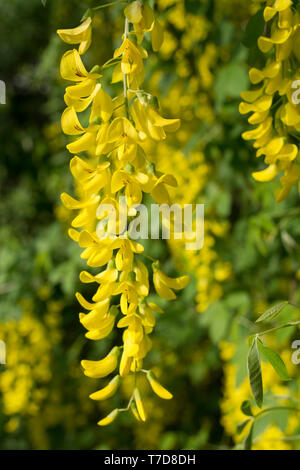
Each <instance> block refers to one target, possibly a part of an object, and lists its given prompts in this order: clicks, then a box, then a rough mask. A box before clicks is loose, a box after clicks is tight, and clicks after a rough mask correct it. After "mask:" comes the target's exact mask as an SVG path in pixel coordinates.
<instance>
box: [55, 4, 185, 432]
mask: <svg viewBox="0 0 300 470" xmlns="http://www.w3.org/2000/svg"><path fill="white" fill-rule="evenodd" d="M97 9H98V8H97V7H96V8H95V9H94V10H97ZM124 13H125V31H124V36H123V41H122V44H121V46H120V47H119V48H118V49H117V50H116V51H115V53H114V56H113V58H112V59H110V60H109V61H108V62H106V64H104V66H103V67H104V68H106V67H108V66H112V67H114V70H113V75H112V83H117V82H123V89H124V93H123V94H122V95H120V96H116V97H115V98H113V99H112V98H111V96H110V95H109V94H108V93H107V92H106V91H104V90H103V87H102V85H101V74H100V71H101V68H100V67H99V66H96V67H94V68H93V69H92V70H90V71H89V72H88V71H87V70H86V68H85V66H84V64H83V62H82V59H81V55H82V54H83V53H84V52H86V50H87V49H88V48H89V46H90V44H91V36H92V20H93V18H92V17H91V16H89V15H86V18H85V19H84V21H83V22H82V24H81V25H80V26H78V27H76V28H74V29H68V30H58V31H57V32H58V34H59V36H60V37H61V39H62V40H63V41H65V42H66V43H68V44H79V47H78V49H72V50H69V51H67V52H66V53H65V54H64V55H63V57H62V60H61V64H60V72H61V76H62V78H64V79H66V80H68V81H70V82H74V83H73V84H72V85H70V86H68V87H67V88H66V93H65V96H64V99H65V103H66V105H67V108H66V109H65V111H64V112H63V115H62V119H61V125H62V130H63V132H64V133H65V134H67V135H70V136H79V137H77V138H76V140H74V141H72V142H71V143H69V144H68V145H67V149H68V150H69V152H70V153H71V154H79V153H82V152H86V156H85V157H84V158H83V157H78V156H74V157H73V158H72V160H71V163H70V169H71V172H72V175H73V177H74V179H75V185H76V191H77V194H78V196H79V199H74V198H73V197H71V196H69V195H68V194H66V193H63V194H62V195H61V199H62V202H63V204H64V205H65V206H66V207H67V208H68V209H70V210H76V211H78V212H77V215H76V217H75V218H74V219H73V221H72V224H71V225H72V227H71V228H70V229H69V235H70V237H71V238H72V239H73V240H75V241H76V242H77V243H78V244H79V246H80V247H81V248H83V249H84V251H83V253H82V255H81V256H82V258H84V259H86V260H87V265H88V266H90V267H93V268H103V269H102V271H101V272H100V273H99V274H96V275H92V274H90V273H89V272H87V271H83V272H81V274H80V279H81V281H82V282H83V283H96V284H97V285H98V288H97V291H96V293H95V295H94V296H93V299H92V302H89V301H87V300H86V299H85V298H84V297H83V296H82V295H81V294H80V293H77V294H76V297H77V299H78V302H79V303H80V305H81V306H82V307H83V308H84V309H85V310H87V311H88V312H89V313H80V314H79V318H80V322H81V323H82V325H83V326H84V328H86V330H87V333H86V337H87V338H89V339H91V340H100V339H102V338H105V337H106V336H108V335H109V333H110V332H111V331H112V329H113V328H114V325H115V324H116V322H117V327H118V328H123V329H124V333H123V345H122V346H116V347H114V348H113V349H112V350H111V351H110V352H109V354H108V355H107V356H106V357H105V358H104V359H101V360H97V361H94V360H83V361H82V367H83V369H84V374H85V375H86V376H88V377H92V378H103V377H106V376H108V375H109V374H111V373H113V372H115V370H116V369H117V368H118V369H119V373H118V374H117V375H115V376H114V377H113V378H112V379H111V380H110V381H109V383H108V384H107V385H106V386H104V388H102V389H101V390H99V391H97V392H95V393H93V394H92V395H90V398H91V399H93V400H104V399H107V398H109V397H111V396H112V395H113V394H114V393H115V392H116V390H117V388H118V386H119V384H120V381H121V380H122V378H123V377H124V376H126V375H128V374H134V376H135V380H134V386H133V392H132V396H131V398H130V400H129V403H128V406H127V407H126V408H124V409H115V410H113V411H112V412H111V413H110V414H109V415H108V416H107V417H105V418H103V419H101V420H100V421H99V422H98V424H99V425H100V426H104V425H107V424H110V423H111V422H112V421H113V420H114V419H115V418H116V416H117V415H118V414H119V412H120V411H125V410H129V409H130V410H131V411H132V413H133V414H134V416H135V418H136V419H137V420H142V421H145V420H146V414H145V410H144V406H143V403H142V400H141V395H140V391H139V388H138V387H137V379H138V373H144V374H146V377H147V379H148V382H149V384H150V386H151V387H152V389H153V391H154V392H155V393H156V394H157V395H159V396H160V397H161V398H164V399H170V398H172V395H171V393H169V392H168V391H167V390H166V389H165V388H164V387H163V386H162V385H161V384H160V383H159V382H158V381H157V379H156V378H155V377H154V375H153V373H152V372H151V371H150V370H144V369H142V364H143V359H144V358H145V356H146V354H147V352H148V351H149V350H150V348H151V340H150V338H149V335H150V333H151V332H152V330H153V328H154V326H155V315H154V312H157V313H162V310H161V309H160V308H159V307H158V306H157V305H156V304H155V303H153V302H149V301H147V297H148V295H149V273H148V269H147V267H146V265H145V264H144V263H143V262H142V261H141V260H140V259H138V255H140V254H142V252H143V250H144V247H143V246H142V245H141V244H140V243H138V242H136V241H134V240H133V239H131V238H130V233H128V229H127V224H125V226H123V225H124V224H123V223H120V220H121V219H122V217H119V216H120V215H121V212H122V211H124V206H123V205H122V204H121V203H120V196H122V197H123V198H125V200H126V204H127V212H126V214H125V221H126V220H131V221H132V220H134V218H135V217H136V215H137V211H136V206H137V205H139V204H140V203H141V202H142V200H143V195H144V194H145V193H149V194H151V196H152V198H153V199H154V200H155V202H156V203H158V204H161V203H170V197H169V193H168V190H167V186H176V180H175V178H174V177H173V176H171V175H169V174H163V173H160V172H158V171H157V170H156V168H155V165H154V164H153V163H152V162H151V161H149V160H148V158H147V156H146V153H145V150H144V147H145V145H146V144H147V141H148V140H149V139H150V140H154V141H160V140H162V139H165V138H166V132H168V131H169V132H172V131H173V132H174V131H176V130H177V129H178V128H179V126H180V120H179V119H164V118H163V117H161V116H160V114H159V112H158V110H157V106H156V101H155V99H154V98H153V97H152V96H151V95H150V94H149V93H145V92H144V91H143V90H140V85H141V83H142V82H143V80H144V64H143V61H144V59H145V58H147V52H146V50H145V49H144V48H143V47H142V45H141V43H142V41H143V38H144V34H145V33H150V36H151V43H152V48H153V50H154V51H157V50H158V49H159V48H160V46H161V44H162V41H163V29H162V26H161V24H160V22H159V21H158V20H157V19H156V18H155V16H154V12H153V10H152V8H151V7H150V6H149V5H148V4H147V3H145V2H144V3H141V2H139V1H134V2H131V3H128V5H127V6H126V8H125V10H124ZM131 29H132V30H131ZM129 37H130V39H129ZM86 110H89V122H88V125H87V126H85V127H84V126H83V125H82V123H81V122H80V120H79V118H78V113H80V112H84V111H86ZM108 206H109V207H112V208H114V209H115V213H116V214H117V221H119V222H117V224H116V223H114V221H115V217H113V214H112V212H114V211H111V212H110V211H108V210H107V207H108ZM114 215H115V214H114ZM78 229H79V230H78ZM108 234H109V236H107V235H108ZM145 256H146V255H145ZM148 258H150V257H149V256H148ZM153 261H154V262H153V264H152V268H153V273H154V274H153V284H154V287H155V289H156V291H157V293H158V294H159V295H160V296H161V297H163V298H164V299H167V300H170V299H175V298H176V295H175V293H174V291H173V290H180V289H183V288H184V287H185V286H186V285H187V284H188V282H189V276H181V277H179V278H176V279H173V278H170V277H168V276H166V275H165V274H164V273H163V272H162V271H161V269H160V267H159V262H158V261H155V260H153ZM118 298H119V299H120V300H119V305H118V306H117V305H116V304H117V300H116V299H118ZM119 309H120V310H119ZM120 311H121V312H120ZM120 315H123V316H122V317H121V318H120V319H119V318H118V317H119V316H120ZM117 318H118V320H117Z"/></svg>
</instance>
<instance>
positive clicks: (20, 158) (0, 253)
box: [0, 0, 300, 449]
mask: <svg viewBox="0 0 300 470" xmlns="http://www.w3.org/2000/svg"><path fill="white" fill-rule="evenodd" d="M101 3H104V2H101V1H99V2H96V0H90V1H87V0H86V1H80V2H78V1H77V0H48V1H47V4H46V7H43V6H42V4H41V1H40V0H26V1H24V0H10V1H9V2H4V1H2V2H1V3H0V17H1V28H0V57H1V62H0V79H1V80H4V81H5V83H6V87H7V103H6V105H0V215H1V225H0V263H1V271H0V340H4V341H5V342H6V347H7V364H6V365H0V448H1V449H220V448H223V449H227V448H233V447H234V446H236V445H238V443H239V442H240V440H241V437H240V436H239V435H238V433H237V424H238V423H239V422H241V421H243V415H242V413H241V412H240V405H241V403H242V401H243V400H244V399H248V398H250V397H251V394H250V390H249V385H248V381H247V371H246V354H247V341H246V337H247V335H249V334H250V333H251V325H252V323H251V321H252V320H253V319H255V318H256V317H257V316H258V314H259V312H262V311H263V310H264V309H266V308H267V307H268V306H269V305H270V304H272V303H274V302H276V301H280V300H290V301H291V302H293V303H295V304H297V303H298V304H300V289H299V280H300V256H299V236H300V224H299V213H300V210H299V197H298V195H297V191H296V190H294V191H293V192H292V194H291V195H290V197H289V198H288V199H287V200H286V201H285V202H283V203H280V204H276V203H275V200H274V195H273V190H274V189H276V186H277V185H278V182H274V183H273V182H272V183H264V184H260V183H256V182H254V180H252V177H251V172H252V171H255V170H257V169H260V168H261V166H262V165H261V163H260V162H259V161H258V160H257V159H256V157H255V154H254V152H253V149H252V148H251V145H248V144H247V143H245V142H244V141H243V140H242V139H241V137H240V135H241V133H242V132H243V131H244V130H245V129H246V128H247V121H246V119H245V118H244V117H241V116H240V115H239V112H238V104H239V101H240V97H239V95H240V92H241V91H243V90H245V89H247V88H248V87H249V81H248V70H249V66H250V65H251V64H254V63H255V64H257V63H259V61H260V55H259V52H258V49H257V47H256V45H255V43H250V44H249V41H248V43H247V41H244V40H243V38H244V36H245V27H246V25H247V22H248V21H249V18H250V17H251V15H252V14H253V13H255V11H256V10H257V8H259V2H252V3H251V2H249V1H248V0H230V1H229V0H158V1H157V2H155V4H156V9H157V11H158V14H159V17H160V18H161V20H162V22H163V23H164V25H165V29H166V33H165V42H164V44H163V47H162V49H161V50H160V52H159V53H158V54H153V53H151V54H150V56H149V59H148V61H147V68H146V85H145V88H146V90H148V91H151V92H153V94H155V95H156V96H158V97H159V100H160V104H161V107H162V110H163V112H164V115H166V116H172V117H173V116H174V117H180V118H181V119H182V126H181V129H180V130H179V131H178V132H177V133H176V135H175V136H173V137H172V138H171V139H169V140H168V141H167V142H166V143H162V144H161V145H160V146H159V148H157V149H156V148H153V149H152V150H153V159H154V160H156V162H157V165H158V167H159V169H162V170H168V171H171V172H172V173H173V174H175V176H176V177H177V179H178V181H179V186H178V188H177V189H176V191H174V194H173V196H174V198H175V200H177V201H178V202H182V203H189V202H198V203H205V245H204V248H203V249H202V250H201V251H200V252H198V253H188V252H185V251H184V250H183V248H182V246H180V245H178V244H175V243H174V242H173V243H172V242H171V243H167V242H165V241H155V242H150V241H148V245H149V246H148V249H149V250H151V255H152V256H154V257H159V258H160V259H161V260H162V264H163V268H164V270H165V271H166V272H167V273H168V274H170V275H176V274H177V273H191V274H192V282H191V284H190V285H189V286H188V288H187V289H185V291H184V292H183V293H182V294H180V296H179V297H178V300H177V301H175V302H173V303H172V302H162V301H160V300H159V299H157V298H156V296H153V297H155V301H157V302H158V303H160V305H161V306H162V307H163V308H164V309H165V312H166V313H165V314H164V315H161V316H159V319H158V322H157V326H156V329H155V332H154V333H153V334H152V338H153V349H152V351H151V353H150V354H149V356H148V357H147V365H149V367H150V366H153V369H154V371H155V372H156V374H157V376H158V377H159V378H160V380H161V381H162V382H163V383H164V384H165V385H166V386H167V388H169V389H170V390H171V391H172V392H173V393H174V399H173V400H171V401H170V402H167V403H166V402H164V401H163V400H160V399H159V398H158V397H154V396H153V395H152V393H151V392H149V390H148V389H146V388H145V390H144V392H143V393H144V394H146V408H147V410H148V414H149V420H148V421H147V422H146V423H145V424H136V423H135V422H134V420H133V418H132V417H131V416H130V415H128V414H124V416H123V415H122V416H121V417H120V419H118V420H117V421H116V422H114V424H113V425H112V426H110V427H107V428H99V427H97V425H96V422H97V421H98V420H99V417H100V416H103V415H104V414H105V413H107V412H109V411H110V410H111V408H112V405H111V402H113V403H114V405H115V406H116V407H117V406H120V404H121V403H122V402H123V400H124V399H125V398H126V396H127V394H128V391H127V390H126V384H125V386H124V387H123V389H122V390H121V393H119V394H118V395H117V396H116V397H114V398H113V399H111V400H109V402H110V403H109V404H107V403H106V402H104V403H103V404H100V405H97V404H95V403H93V402H92V401H91V400H89V398H88V395H89V393H91V392H92V391H95V390H96V389H97V385H98V384H97V383H95V382H97V381H94V380H93V379H88V378H86V377H84V376H83V374H82V371H81V367H80V360H81V359H82V358H83V357H87V356H88V355H90V357H91V355H94V356H97V355H99V357H100V356H104V355H105V354H106V352H107V351H108V350H109V348H111V347H112V345H113V344H115V342H117V341H119V335H118V333H112V334H111V335H110V336H109V337H108V338H107V339H106V340H104V341H100V342H95V343H93V344H91V343H92V342H91V341H88V340H86V339H85V337H84V331H83V328H82V327H81V325H80V323H79V321H78V311H79V308H78V305H77V302H76V299H75V297H74V293H75V291H77V290H79V289H81V292H83V290H82V289H83V287H82V286H80V283H79V279H78V275H79V272H80V270H81V269H82V268H83V267H84V264H83V261H82V260H81V259H80V256H79V255H80V252H79V250H78V249H77V247H76V246H75V244H74V243H73V242H72V241H71V240H70V239H68V237H67V227H68V223H69V220H70V215H69V213H68V212H67V211H66V210H65V209H64V208H63V206H62V205H61V202H60V193H61V192H63V191H66V192H70V193H72V191H73V189H72V179H71V175H70V173H69V170H68V165H69V159H70V155H68V152H67V151H66V150H65V145H66V143H67V140H66V138H65V137H64V136H63V134H62V133H61V130H60V115H61V112H62V110H63V109H64V102H63V94H64V85H65V84H64V83H63V82H62V80H61V79H60V77H59V62H60V57H61V55H62V54H63V52H64V51H65V50H66V49H67V46H66V45H64V44H62V42H61V41H60V39H59V38H58V36H57V35H56V29H58V28H68V27H74V26H76V25H78V24H79V22H80V18H81V16H82V15H83V13H84V11H85V10H86V9H87V8H88V7H90V6H96V5H98V4H101ZM152 3H153V2H152ZM122 29H123V16H122V5H118V6H114V7H110V8H107V9H103V10H101V13H99V14H97V16H96V19H95V30H94V36H93V47H92V48H91V49H90V50H89V52H88V53H87V54H86V58H85V60H86V63H87V65H90V66H93V65H94V64H100V65H101V64H102V63H104V62H105V61H106V60H108V59H109V58H110V57H111V56H112V53H113V50H114V48H115V47H117V46H118V45H119V44H120V38H121V34H122ZM245 42H246V45H245ZM110 78H111V77H110V76H109V73H108V74H107V75H105V76H104V82H105V86H106V90H107V91H111V92H113V91H112V90H113V89H112V87H111V85H110ZM83 293H85V294H86V295H89V291H88V287H87V288H86V291H85V292H83ZM283 315H284V316H285V318H287V319H288V318H292V317H293V312H291V311H290V310H289V309H287V310H286V313H285V314H283ZM298 338H299V333H298ZM293 339H297V331H296V330H295V329H293V328H289V329H286V330H281V332H280V333H278V334H277V335H276V336H274V337H271V338H270V339H269V341H270V344H271V345H274V347H275V348H276V349H277V351H279V352H282V357H284V358H285V359H286V365H287V367H288V369H289V371H290V373H291V375H292V376H293V377H294V380H293V381H291V382H290V383H288V384H287V383H282V382H280V381H279V379H278V378H277V377H276V375H274V373H273V371H272V370H271V369H270V368H269V366H267V365H264V377H265V379H264V380H265V391H266V404H268V405H273V404H278V402H279V401H278V400H280V399H282V396H285V397H286V396H291V395H292V396H293V397H294V399H295V400H299V399H300V393H299V387H298V385H299V367H300V366H298V369H297V367H296V366H293V364H292V363H291V359H290V356H291V342H292V340H293ZM98 388H99V387H98ZM291 434H296V435H297V434H298V435H299V434H300V426H299V415H298V418H297V416H295V415H293V414H291V413H289V412H287V411H281V412H276V413H269V414H268V415H267V416H265V417H264V418H263V419H262V420H260V423H259V425H258V426H257V428H256V431H255V439H254V448H267V449H269V448H274V449H292V448H300V440H299V439H298V440H297V439H292V440H291V439H289V438H288V437H287V436H290V435H291Z"/></svg>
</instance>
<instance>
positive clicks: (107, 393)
mask: <svg viewBox="0 0 300 470" xmlns="http://www.w3.org/2000/svg"><path fill="white" fill-rule="evenodd" d="M119 385H120V376H119V375H116V376H115V377H114V378H113V379H112V380H111V381H110V382H109V384H108V385H106V387H104V388H102V389H101V390H98V391H97V392H94V393H92V394H91V395H90V398H91V399H92V400H106V399H107V398H110V397H112V396H113V395H114V394H115V393H116V391H117V389H118V387H119Z"/></svg>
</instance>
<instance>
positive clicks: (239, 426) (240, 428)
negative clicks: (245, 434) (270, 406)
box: [236, 418, 251, 434]
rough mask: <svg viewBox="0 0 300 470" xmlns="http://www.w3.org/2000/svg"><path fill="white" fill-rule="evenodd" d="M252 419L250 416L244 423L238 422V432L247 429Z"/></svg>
mask: <svg viewBox="0 0 300 470" xmlns="http://www.w3.org/2000/svg"><path fill="white" fill-rule="evenodd" d="M250 421H251V419H250V418H248V419H245V421H243V422H242V423H240V424H238V425H237V429H236V430H237V433H238V434H241V432H242V431H243V430H244V429H245V427H246V426H247V424H248V423H250Z"/></svg>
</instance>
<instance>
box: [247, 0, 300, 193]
mask: <svg viewBox="0 0 300 470" xmlns="http://www.w3.org/2000/svg"><path fill="white" fill-rule="evenodd" d="M263 15H264V20H265V33H264V35H263V36H260V37H259V38H258V47H259V49H260V51H261V52H262V53H263V54H265V55H266V63H265V66H264V67H263V68H262V69H258V68H251V70H250V71H249V77H250V81H251V83H252V84H253V85H255V88H254V89H253V90H251V91H245V92H243V93H242V94H241V96H242V99H243V100H244V101H243V102H242V103H241V104H240V112H241V113H242V114H248V113H250V112H251V113H252V114H251V116H250V117H249V118H248V121H249V123H250V124H253V125H256V126H257V127H256V128H255V129H254V130H251V131H247V132H244V133H243V138H244V139H245V140H254V141H255V142H254V144H253V146H254V148H255V149H256V156H257V157H260V156H262V155H264V161H265V163H266V165H268V166H267V167H266V168H265V169H264V170H261V171H257V172H255V173H253V177H254V179H255V180H257V181H263V182H265V181H271V180H273V179H274V178H275V177H276V176H277V175H278V174H282V173H283V175H282V176H281V179H280V182H281V185H282V189H281V190H280V192H279V193H278V195H277V201H278V202H280V201H282V200H284V199H285V198H286V197H287V196H288V195H289V193H290V190H291V188H292V187H293V186H294V185H296V184H297V183H298V182H299V180H300V166H299V156H298V155H299V138H300V110H299V106H298V104H299V100H298V98H297V96H298V95H299V83H300V82H299V81H298V80H297V79H298V78H299V77H298V76H297V74H298V69H299V50H298V46H299V39H300V29H299V26H300V16H299V11H298V7H296V6H295V4H294V3H293V2H292V1H291V0H274V1H268V2H267V6H266V7H265V8H264V11H263ZM297 88H298V91H297Z"/></svg>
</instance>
